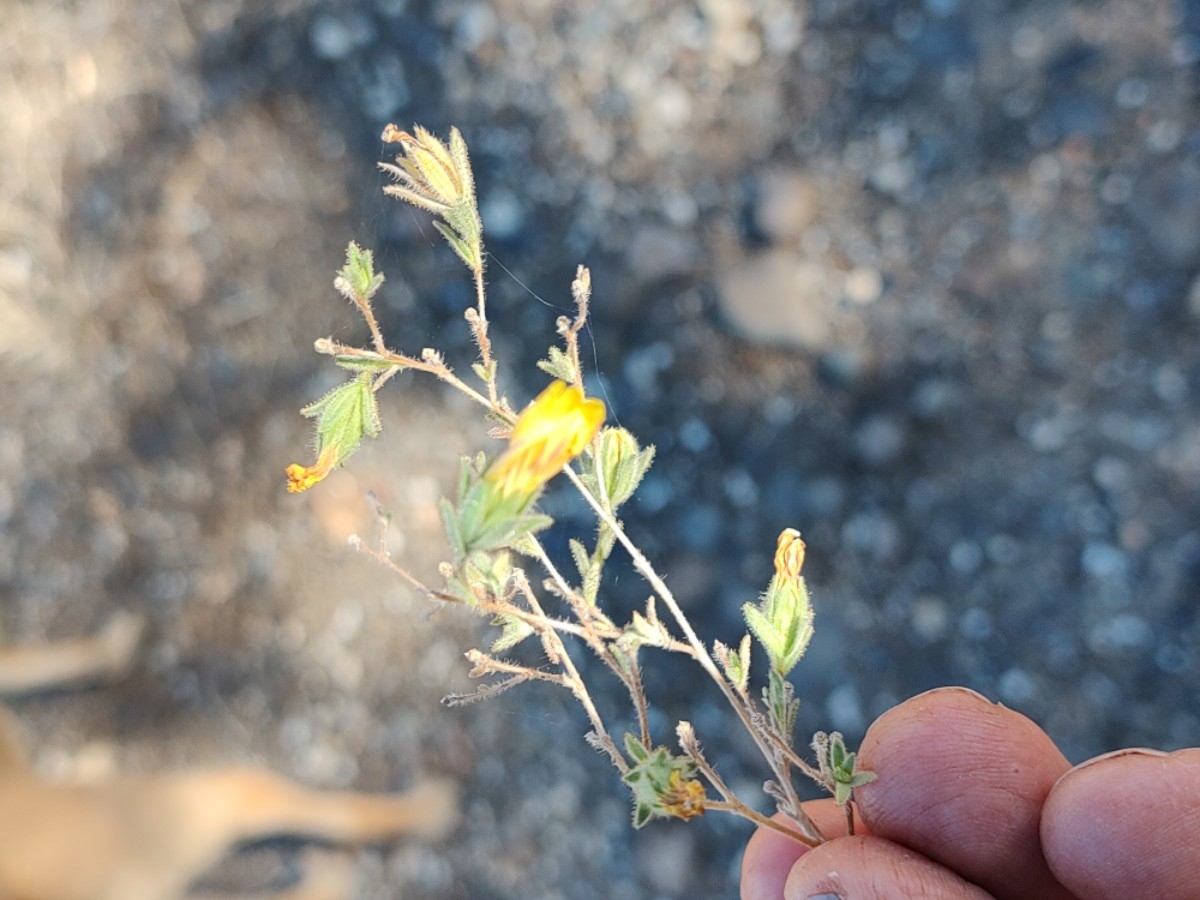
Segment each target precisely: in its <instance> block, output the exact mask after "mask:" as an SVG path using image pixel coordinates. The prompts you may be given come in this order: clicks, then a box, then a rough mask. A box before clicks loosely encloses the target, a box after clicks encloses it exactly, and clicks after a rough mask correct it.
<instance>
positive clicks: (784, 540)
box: [775, 528, 804, 579]
mask: <svg viewBox="0 0 1200 900" xmlns="http://www.w3.org/2000/svg"><path fill="white" fill-rule="evenodd" d="M803 567H804V541H802V540H800V532H798V531H797V530H796V529H795V528H785V529H784V530H783V531H782V532H780V535H779V541H778V542H777V543H776V545H775V574H776V575H778V576H779V577H780V578H793V579H794V578H799V577H800V570H801V569H802V568H803Z"/></svg>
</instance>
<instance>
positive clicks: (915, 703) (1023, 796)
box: [855, 688, 1069, 897]
mask: <svg viewBox="0 0 1200 900" xmlns="http://www.w3.org/2000/svg"><path fill="white" fill-rule="evenodd" d="M859 761H860V762H861V764H862V767H863V768H865V769H869V770H871V771H873V772H875V773H876V774H877V775H878V779H877V780H876V781H874V782H872V783H870V784H867V785H864V786H863V787H862V788H860V789H858V790H857V791H855V796H856V798H857V801H858V804H859V808H860V811H861V812H862V815H863V818H864V820H865V821H866V822H867V824H868V826H869V827H870V829H871V831H872V833H873V834H875V835H877V836H880V837H884V838H888V839H890V840H892V841H894V842H896V843H898V844H901V845H903V846H905V847H909V848H912V849H913V850H916V851H917V852H919V853H921V854H924V855H926V856H929V857H930V858H931V859H933V860H936V861H937V862H939V863H941V864H942V865H944V866H946V867H948V868H949V869H952V870H953V871H955V872H958V873H960V874H962V875H963V876H964V877H965V878H967V879H968V880H970V881H971V882H974V883H977V884H980V885H982V886H984V887H985V888H989V889H991V890H992V891H993V892H994V893H996V892H999V893H1001V895H1005V896H1038V897H1058V896H1065V892H1064V891H1063V890H1062V888H1061V886H1058V885H1057V883H1056V882H1055V881H1054V878H1053V875H1052V874H1051V872H1050V869H1049V867H1048V866H1047V864H1046V862H1045V860H1044V859H1043V857H1042V853H1041V847H1040V838H1039V833H1038V826H1039V821H1040V815H1041V807H1042V803H1043V802H1044V800H1045V798H1046V795H1047V794H1048V793H1049V791H1050V788H1051V787H1052V786H1053V784H1054V783H1055V781H1056V780H1057V779H1058V778H1059V776H1060V775H1062V773H1063V772H1065V771H1067V769H1068V768H1069V764H1068V762H1067V760H1066V758H1065V757H1064V756H1063V755H1062V753H1061V752H1060V751H1059V750H1058V748H1057V747H1055V745H1054V743H1053V742H1052V741H1051V740H1050V738H1049V737H1048V736H1047V735H1046V734H1045V732H1043V731H1042V730H1041V729H1040V728H1039V727H1038V726H1037V725H1036V724H1034V723H1033V722H1032V721H1031V720H1029V719H1028V718H1026V717H1025V716H1023V715H1021V714H1020V713H1018V712H1016V711H1014V710H1011V709H1007V708H1005V707H1003V706H1000V705H998V704H994V703H992V702H990V701H988V700H987V699H986V698H985V697H983V696H981V695H979V694H977V693H975V692H974V691H969V690H966V689H963V688H939V689H936V690H933V691H928V692H926V693H924V694H920V695H918V696H916V697H913V698H912V699H911V700H908V701H906V702H905V703H902V704H900V705H899V706H897V707H895V708H894V709H891V710H889V711H888V712H886V713H885V714H884V715H882V716H880V718H879V719H878V720H876V722H875V723H874V724H873V725H872V726H871V727H870V729H869V730H868V731H867V734H866V737H865V738H864V740H863V743H862V746H861V748H860V751H859ZM1006 886H1007V887H1006ZM1014 891H1015V893H1014Z"/></svg>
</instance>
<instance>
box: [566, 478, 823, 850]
mask: <svg viewBox="0 0 1200 900" xmlns="http://www.w3.org/2000/svg"><path fill="white" fill-rule="evenodd" d="M563 471H564V472H565V473H566V475H567V477H568V478H570V479H571V482H572V483H573V484H574V485H575V487H576V489H577V490H578V491H579V492H580V494H582V495H583V498H584V500H586V501H587V503H588V505H590V506H591V507H592V509H593V510H595V511H596V515H598V516H599V517H600V520H601V521H602V522H604V524H605V525H607V526H608V527H609V528H611V529H612V530H613V534H615V535H616V537H617V540H618V541H620V542H621V546H623V547H624V548H625V552H626V553H628V554H629V557H630V559H632V560H633V566H634V568H635V569H637V571H638V572H639V573H640V574H641V576H642V577H643V578H645V579H646V582H647V583H648V584H649V585H650V586H651V587H652V588H653V589H654V592H655V593H656V594H657V595H658V597H659V599H661V600H662V602H663V603H665V604H666V605H667V609H669V610H670V611H671V615H672V617H673V618H674V619H675V624H676V625H678V626H679V628H680V630H681V631H682V632H683V636H684V638H685V639H686V640H687V642H688V644H689V645H690V646H691V648H692V651H693V653H694V654H695V657H696V661H697V662H698V663H700V665H701V667H702V668H703V669H704V671H705V672H707V673H708V675H709V677H710V678H712V680H713V681H715V682H716V683H717V686H718V687H719V688H720V689H721V693H723V694H724V695H725V699H726V700H727V701H728V702H729V705H730V706H732V707H733V710H734V712H736V713H737V716H738V718H739V719H741V721H742V724H743V725H744V726H745V728H746V730H747V731H748V732H750V735H751V736H752V737H753V738H754V742H755V743H756V744H758V748H759V750H760V751H761V752H762V754H763V757H764V758H765V759H766V760H767V762H768V764H769V765H770V766H771V769H772V770H773V771H774V772H775V774H776V776H777V777H778V779H779V782H780V787H781V789H782V790H783V791H784V792H785V793H786V795H787V799H788V805H789V806H790V807H791V809H790V810H789V812H794V814H795V818H796V824H797V825H798V826H799V828H800V831H801V833H802V834H803V835H804V836H805V837H806V838H807V840H806V841H805V843H808V844H810V845H811V846H816V845H817V844H822V843H824V842H825V837H824V835H822V834H821V831H820V829H819V828H817V826H816V823H814V822H813V821H812V819H810V818H809V817H808V816H807V815H805V814H804V811H803V810H802V809H801V808H800V798H799V797H798V796H797V795H796V789H795V787H794V786H793V785H792V783H791V779H790V778H788V777H787V771H786V769H784V770H782V771H781V768H782V767H780V766H779V765H778V764H777V760H778V758H779V757H778V754H776V753H775V752H774V747H773V746H772V742H770V741H768V740H767V739H766V738H765V737H764V736H763V735H762V734H761V733H760V731H759V729H758V728H756V727H755V724H754V721H753V719H752V718H751V716H750V714H749V713H748V712H747V711H746V708H745V706H743V704H742V703H741V702H740V701H739V699H738V696H737V693H736V692H735V691H734V690H733V688H732V687H730V686H729V682H728V681H727V680H726V679H725V678H724V676H722V675H721V673H720V671H719V670H718V669H717V665H716V663H714V662H713V660H712V657H711V656H709V654H708V651H707V650H706V649H705V647H704V644H703V643H701V641H700V638H699V637H698V636H697V635H696V632H695V630H694V629H693V628H692V623H691V622H689V621H688V618H687V616H685V615H684V614H683V610H682V609H681V608H680V606H679V602H678V601H677V600H676V599H675V595H674V594H673V593H672V592H671V589H670V588H669V587H667V583H666V582H665V581H663V579H662V576H661V575H659V574H658V572H657V571H656V570H655V568H654V566H653V565H651V563H650V560H648V559H647V558H646V556H645V554H643V553H642V551H641V550H639V549H638V546H637V545H636V544H635V543H634V542H633V540H632V539H631V538H630V537H629V535H628V534H626V533H625V529H624V528H622V527H621V523H620V522H618V521H617V520H616V517H614V516H613V514H612V513H611V512H609V511H608V510H607V509H605V508H604V507H603V506H602V505H601V503H600V501H599V500H597V499H596V498H595V496H593V494H592V492H591V491H590V490H588V488H587V485H585V484H584V483H583V481H582V480H581V479H580V477H579V475H578V473H576V472H575V470H574V469H572V468H571V467H570V466H568V467H567V468H566V469H564V470H563Z"/></svg>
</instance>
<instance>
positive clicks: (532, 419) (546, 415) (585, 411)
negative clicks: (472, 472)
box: [483, 381, 608, 497]
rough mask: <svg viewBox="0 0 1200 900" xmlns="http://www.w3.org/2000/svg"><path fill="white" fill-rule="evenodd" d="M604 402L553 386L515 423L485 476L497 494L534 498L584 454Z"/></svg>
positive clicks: (560, 385) (603, 413) (601, 421)
mask: <svg viewBox="0 0 1200 900" xmlns="http://www.w3.org/2000/svg"><path fill="white" fill-rule="evenodd" d="M607 414H608V413H607V410H605V408H604V403H603V402H602V401H600V400H597V399H596V398H594V397H592V398H587V399H585V398H584V396H583V391H581V390H580V389H579V388H578V387H577V386H575V385H568V384H566V383H565V382H562V381H555V382H552V383H551V384H550V386H549V387H548V388H546V389H545V390H544V391H542V392H541V394H539V395H538V396H537V399H535V400H534V401H533V402H532V403H530V404H529V406H527V407H525V410H524V411H523V412H522V413H521V415H520V417H519V418H518V419H517V424H516V425H515V426H514V427H513V431H512V437H510V438H509V441H508V449H507V450H505V451H504V453H503V454H502V455H501V456H500V458H499V459H497V460H496V461H495V462H494V463H493V464H492V466H491V467H490V468H489V469H488V470H487V472H486V473H484V476H483V477H484V479H485V480H486V481H488V482H489V483H491V484H492V485H494V486H495V487H496V488H497V489H498V490H499V491H500V493H501V494H502V495H504V496H506V497H507V496H514V495H518V494H521V495H528V494H533V493H534V492H535V491H537V490H538V489H539V488H541V486H542V485H544V484H545V483H546V482H547V481H549V480H550V479H551V478H553V477H554V476H555V475H557V474H558V473H559V472H561V471H562V468H563V466H565V465H566V464H567V463H569V462H570V461H571V460H573V459H574V458H575V457H576V456H578V455H579V454H580V453H582V452H583V448H584V447H586V446H587V445H588V442H589V441H591V439H592V438H593V437H594V436H595V434H596V432H597V431H598V430H599V429H600V426H601V425H603V424H604V419H605V417H606V416H607Z"/></svg>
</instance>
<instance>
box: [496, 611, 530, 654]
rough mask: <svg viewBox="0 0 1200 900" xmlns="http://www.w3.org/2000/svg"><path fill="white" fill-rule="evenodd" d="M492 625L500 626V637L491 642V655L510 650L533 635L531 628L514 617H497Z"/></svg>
mask: <svg viewBox="0 0 1200 900" xmlns="http://www.w3.org/2000/svg"><path fill="white" fill-rule="evenodd" d="M492 624H494V625H499V626H500V636H499V637H497V638H496V640H494V641H492V652H493V653H503V652H504V651H505V650H511V649H512V648H513V647H515V646H516V645H517V644H519V643H521V641H523V640H525V638H527V637H529V636H530V635H531V634H533V626H532V625H530V624H529V623H528V622H525V621H523V620H522V619H518V618H516V617H515V616H499V617H497V618H496V620H495V621H494V622H493V623H492Z"/></svg>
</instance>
